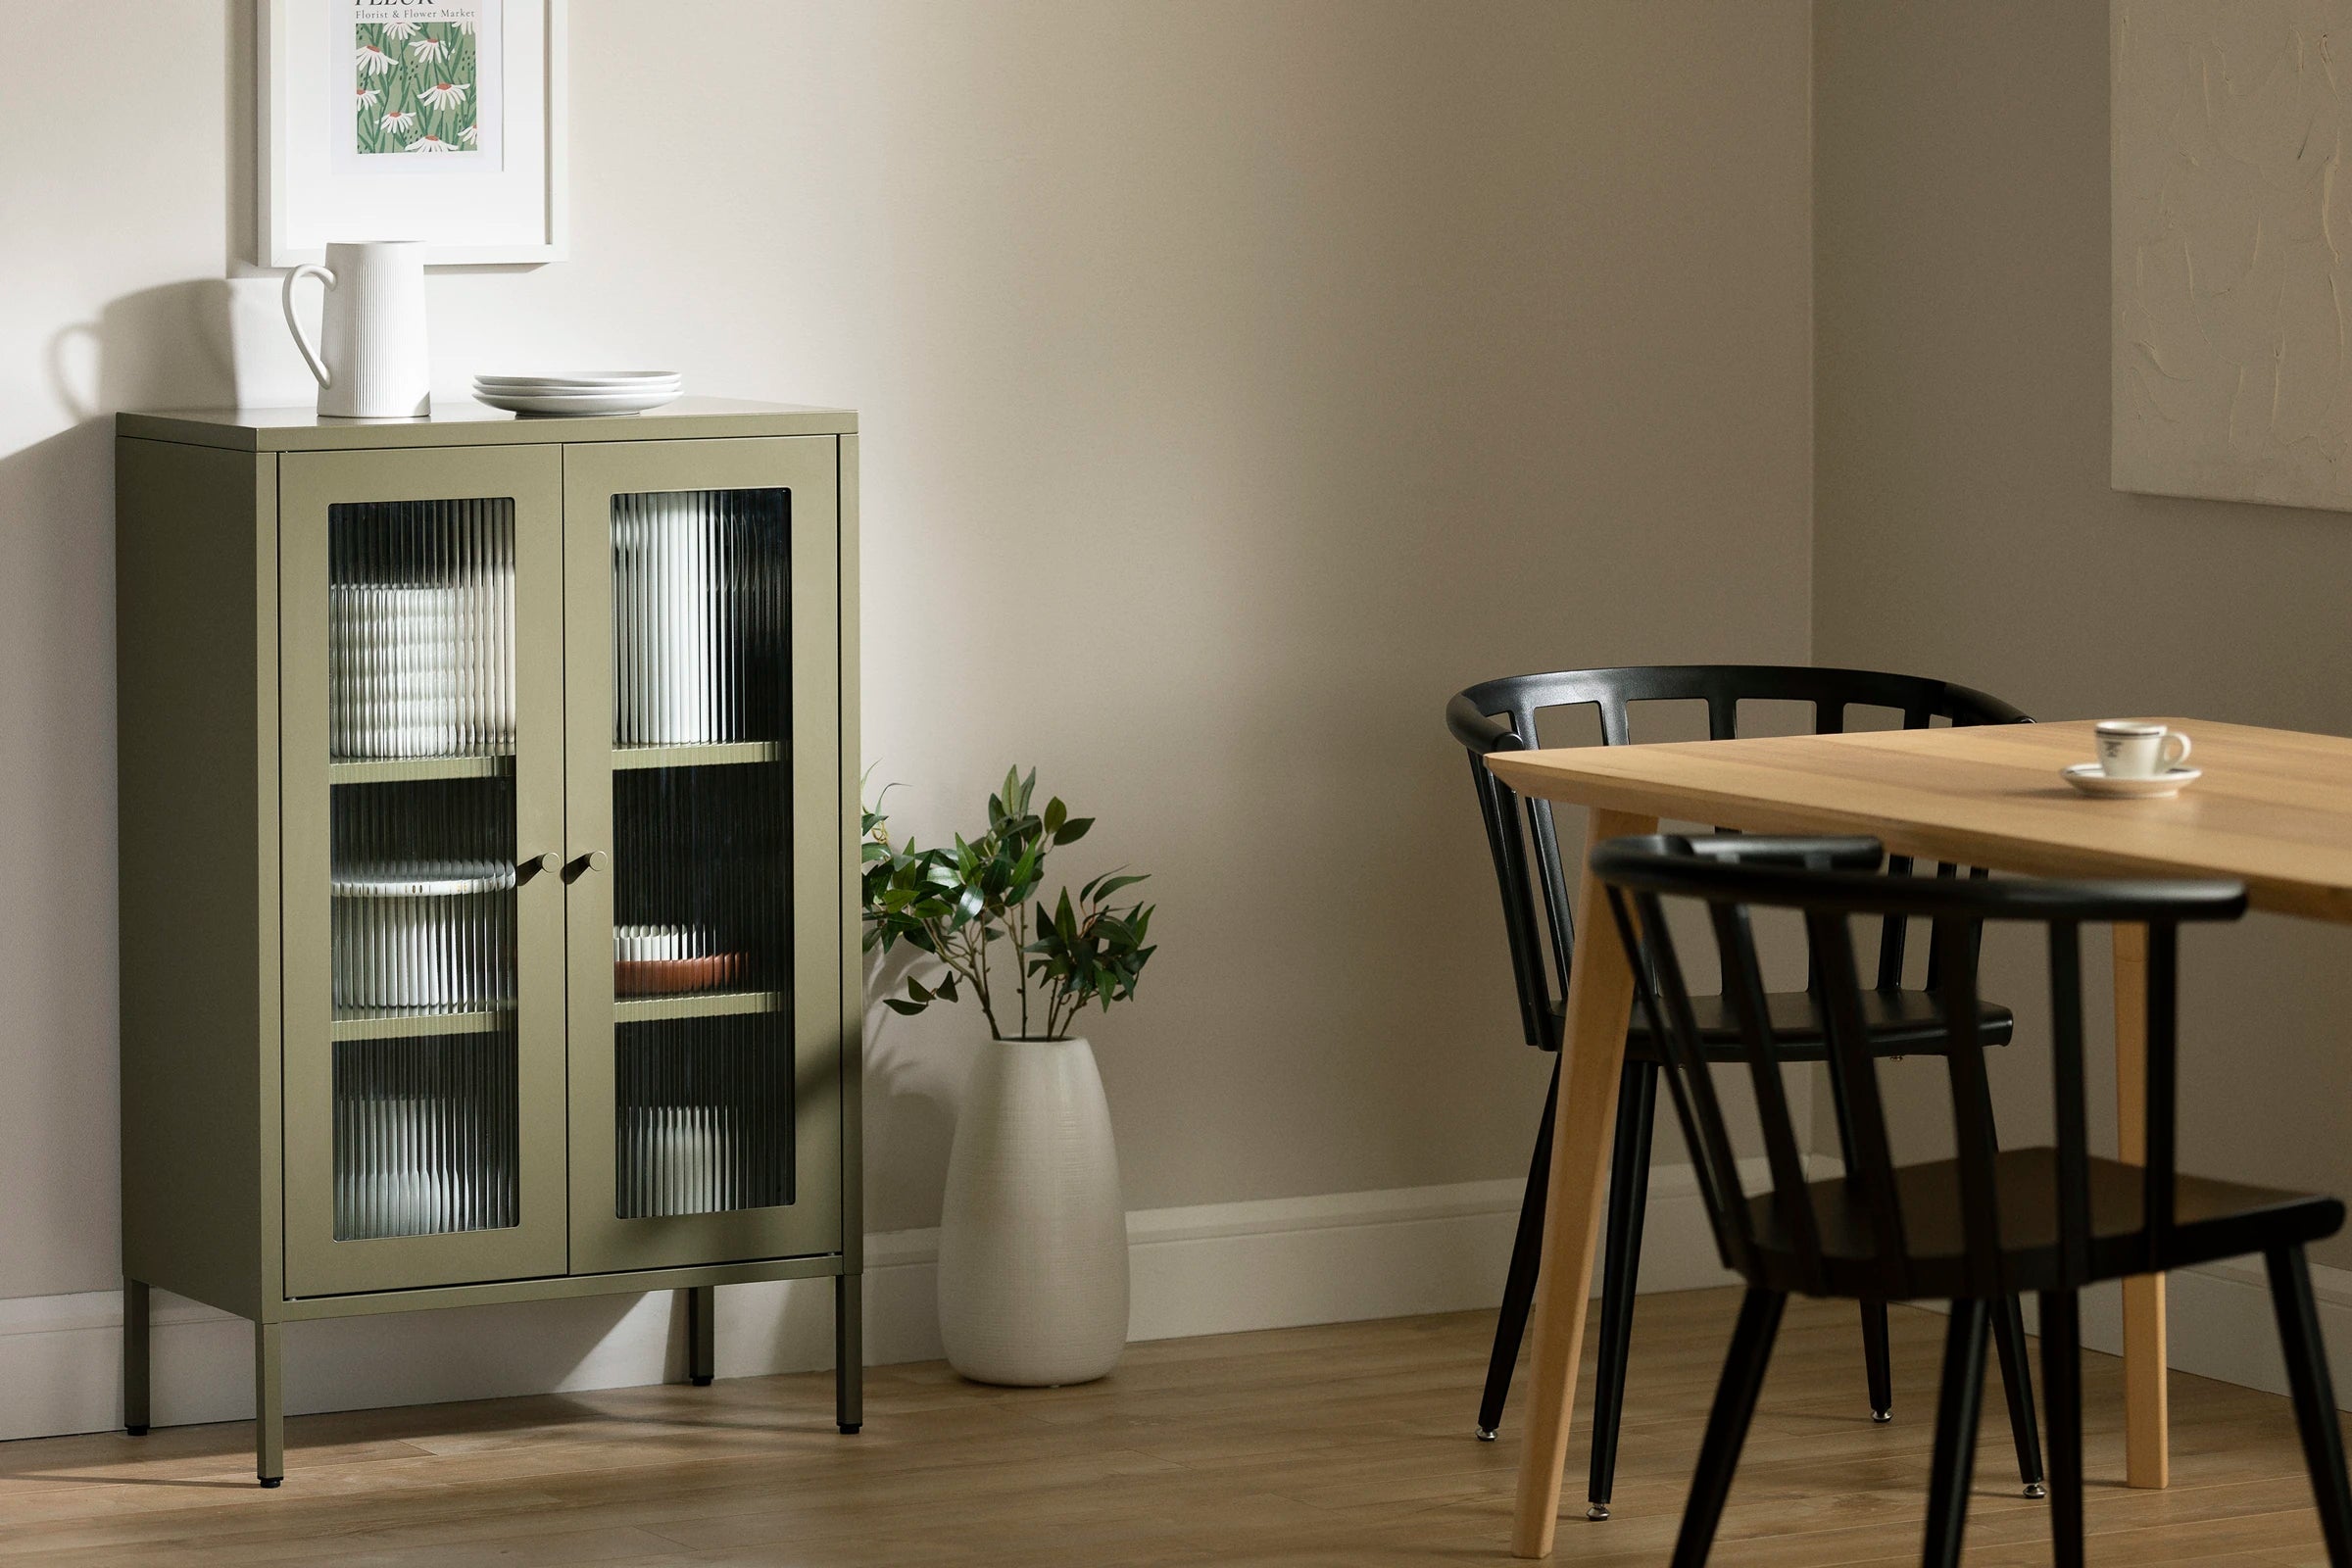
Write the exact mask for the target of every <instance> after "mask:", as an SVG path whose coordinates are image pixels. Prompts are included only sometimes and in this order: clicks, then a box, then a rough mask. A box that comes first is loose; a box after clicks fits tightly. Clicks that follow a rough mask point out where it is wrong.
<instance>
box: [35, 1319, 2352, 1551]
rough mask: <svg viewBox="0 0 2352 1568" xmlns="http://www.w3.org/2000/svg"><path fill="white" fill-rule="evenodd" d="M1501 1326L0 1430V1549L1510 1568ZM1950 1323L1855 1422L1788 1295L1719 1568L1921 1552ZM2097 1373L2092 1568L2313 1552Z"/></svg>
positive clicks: (1999, 1444)
mask: <svg viewBox="0 0 2352 1568" xmlns="http://www.w3.org/2000/svg"><path fill="white" fill-rule="evenodd" d="M1736 1304H1737V1298H1736V1297H1735V1296H1734V1295H1733V1294H1732V1293H1730V1292H1723V1291H1707V1292H1697V1293H1692V1294H1690V1295H1682V1296H1657V1297H1645V1298H1643V1299H1642V1312H1641V1318H1640V1322H1639V1327H1638V1331H1637V1332H1638V1338H1637V1341H1636V1347H1635V1366H1634V1373H1633V1379H1632V1385H1631V1390H1630V1393H1629V1397H1628V1402H1629V1405H1630V1407H1631V1409H1632V1411H1633V1418H1632V1419H1630V1420H1629V1421H1628V1422H1627V1424H1626V1430H1625V1438H1624V1448H1623V1466H1622V1471H1621V1479H1620V1481H1619V1483H1618V1487H1617V1497H1616V1510H1617V1517H1616V1518H1615V1519H1614V1520H1612V1521H1611V1522H1609V1523H1606V1524H1597V1525H1595V1524H1588V1523H1586V1522H1585V1521H1584V1518H1583V1501H1582V1499H1583V1496H1584V1487H1583V1480H1582V1478H1583V1470H1584V1463H1585V1450H1584V1444H1583V1441H1582V1435H1583V1423H1582V1421H1581V1419H1580V1422H1579V1425H1578V1432H1579V1439H1578V1442H1577V1444H1576V1446H1575V1451H1574V1454H1573V1456H1572V1459H1571V1470H1570V1484H1569V1488H1568V1495H1567V1499H1566V1500H1567V1502H1568V1504H1569V1509H1568V1511H1569V1515H1570V1517H1569V1518H1568V1519H1567V1520H1566V1521H1564V1522H1563V1523H1562V1525H1561V1528H1560V1546H1559V1557H1560V1560H1561V1561H1563V1562H1578V1563H1605V1564H1634V1563H1642V1564H1655V1563H1660V1562H1663V1561H1664V1560H1665V1559H1666V1556H1667V1551H1668V1546H1669V1544H1670V1543H1671V1541H1672V1538H1673V1532H1674V1526H1675V1521H1676V1517H1677V1514H1678V1513H1679V1511H1680V1508H1681V1505H1682V1494H1683V1487H1684V1481H1685V1478H1686V1476H1687V1475H1688V1471H1689V1466H1690V1463H1691V1454H1692V1453H1693V1452H1694V1451H1695V1449H1696V1447H1697V1442H1698V1430H1699V1425H1700V1423H1701V1421H1702V1420H1703V1418H1704V1415H1705V1411H1706V1404H1707V1398H1708V1396H1709V1394H1710V1393H1711V1391H1712V1388H1713V1384H1714V1378H1715V1373H1716V1368H1717V1365H1718V1361H1719V1358H1720V1356H1721V1353H1722V1349H1723V1346H1724V1344H1725V1341H1726V1338H1727V1335H1728V1333H1729V1330H1730V1326H1731V1320H1732V1316H1733V1313H1734V1310H1735V1307H1736ZM1489 1330H1490V1320H1489V1319H1488V1318H1487V1317H1486V1316H1484V1315H1483V1314H1481V1315H1453V1316H1446V1317H1436V1318H1415V1319H1407V1320H1402V1321H1394V1322H1384V1323H1366V1324H1354V1325H1346V1326H1339V1327H1330V1328H1307V1329H1290V1330H1281V1331H1276V1332H1271V1333H1261V1334H1241V1335H1231V1336H1226V1337H1223V1338H1218V1339H1201V1340H1183V1341H1164V1342H1161V1343H1157V1344H1152V1345H1142V1346H1137V1347H1135V1348H1133V1349H1132V1350H1131V1351H1130V1353H1129V1355H1128V1357H1127V1360H1126V1362H1125V1364H1124V1365H1123V1366H1122V1367H1121V1368H1120V1370H1119V1371H1118V1372H1117V1373H1116V1374H1115V1375H1114V1376H1113V1377H1111V1378H1110V1379H1108V1380H1107V1381H1105V1382H1103V1383H1099V1384H1095V1385H1092V1386H1090V1387H1086V1388H1077V1389H1063V1390H1039V1391H1017V1392H1016V1391H1010V1390H999V1389H983V1388H978V1387H974V1386H972V1385H969V1384H965V1383H962V1382H960V1381H959V1380H957V1379H956V1377H955V1376H954V1374H952V1373H950V1372H949V1371H947V1370H946V1368H944V1367H942V1366H938V1365H919V1366H905V1367H886V1368H879V1369H877V1370H876V1371H875V1372H874V1373H873V1374H872V1379H871V1382H870V1384H869V1391H868V1394H867V1404H866V1408H867V1417H866V1419H867V1426H866V1429H865V1432H864V1433H863V1435H861V1436H859V1437H856V1438H843V1437H841V1436H839V1435H837V1434H836V1433H835V1432H834V1430H833V1427H832V1422H831V1420H830V1415H831V1409H832V1399H831V1382H830V1379H829V1378H828V1377H826V1376H823V1375H818V1376H812V1377H811V1376H803V1377H788V1378H760V1379H745V1380H738V1381H728V1382H722V1383H720V1384H718V1385H716V1386H714V1387H712V1388H709V1389H693V1388H685V1387H667V1388H653V1389H626V1390H618V1391H613V1392H611V1393H603V1394H588V1395H574V1396H565V1397H545V1398H530V1399H503V1400H496V1401H486V1402H483V1403H478V1404H460V1405H435V1406H427V1407H421V1408H411V1409H403V1410H392V1411H380V1412H362V1413H353V1414H345V1415H328V1416H313V1417H305V1418H298V1419H295V1420H293V1421H290V1422H289V1423H288V1424H287V1453H286V1459H287V1477H286V1484H285V1486H284V1487H283V1488H281V1489H279V1490H277V1491H274V1492H263V1491H260V1490H258V1489H257V1488H255V1487H254V1486H253V1484H252V1470H251V1465H252V1458H251V1448H250V1444H251V1441H252V1428H251V1427H250V1426H249V1425H246V1424H243V1423H237V1424H230V1425H223V1426H211V1427H192V1428H180V1429H176V1430H159V1431H158V1432H157V1433H155V1435H153V1436H152V1437H148V1438H144V1439H132V1438H125V1437H123V1436H121V1435H119V1434H107V1435H100V1436H93V1437H81V1438H56V1439H47V1440H43V1441H39V1442H30V1443H16V1444H8V1445H0V1563H7V1562H16V1561H25V1562H39V1563H43V1564H73V1563H137V1564H140V1565H142V1568H164V1565H173V1564H187V1563H265V1562H282V1563H293V1562H331V1563H334V1564H336V1565H338V1568H370V1565H395V1564H397V1565H424V1564H431V1565H434V1568H466V1565H471V1564H491V1563H496V1564H518V1565H527V1564H573V1563H601V1564H624V1563H626V1564H650V1563H742V1564H753V1563H758V1564H836V1563H889V1564H928V1563H946V1564H958V1563H960V1564H1007V1565H1010V1564H1023V1565H1029V1564H1054V1563H1084V1564H1119V1565H1128V1564H1137V1565H1142V1564H1153V1563H1194V1562H1202V1563H1207V1562H1213V1563H1219V1564H1250V1563H1282V1564H1325V1563H1328V1564H1335V1565H1336V1564H1347V1565H1349V1568H1364V1565H1378V1564H1457V1563H1462V1562H1470V1561H1478V1562H1502V1561H1508V1560H1509V1559H1508V1557H1507V1555H1506V1552H1505V1544H1506V1541H1507V1538H1508V1534H1509V1498H1510V1494H1511V1486H1512V1470H1513V1466H1514V1465H1515V1464H1516V1463H1517V1461H1518V1457H1519V1451H1518V1446H1517V1443H1516V1442H1515V1438H1516V1430H1515V1428H1514V1427H1513V1426H1512V1424H1511V1421H1510V1419H1509V1418H1508V1417H1506V1419H1505V1431H1504V1435H1503V1440H1502V1441H1501V1442H1499V1443H1492V1444H1483V1443H1478V1442H1475V1441H1474V1440H1473V1439H1472V1437H1471V1435H1470V1428H1471V1417H1472V1413H1473V1410H1474V1407H1475V1405H1476V1402H1477V1393H1478V1384H1479V1378H1480V1376H1481V1374H1482V1372H1483V1370H1484V1367H1485V1360H1486V1345H1487V1335H1488V1333H1489ZM1941 1333H1942V1320H1941V1319H1940V1318H1937V1317H1934V1316H1931V1315H1929V1314H1927V1313H1924V1312H1919V1311H1916V1310H1911V1309H1905V1308H1897V1309H1896V1312H1895V1316H1894V1353H1895V1378H1896V1414H1895V1422H1894V1424H1893V1425H1892V1426H1889V1427H1884V1428H1880V1427H1873V1426H1872V1425H1871V1423H1870V1421H1869V1418H1868V1415H1867V1413H1866V1411H1865V1409H1864V1401H1863V1397H1862V1370H1861V1359H1860V1350H1859V1340H1858V1336H1857V1332H1856V1329H1855V1326H1854V1322H1853V1315H1852V1310H1851V1308H1850V1307H1846V1306H1844V1305H1841V1304H1835V1303H1818V1302H1797V1303H1794V1304H1793V1305H1792V1306H1791V1308H1790V1310H1789V1318H1788V1322H1787V1325H1786V1327H1785V1328H1784V1329H1783V1332H1782V1339H1781V1350H1780V1354H1779V1355H1778V1357H1777V1358H1776V1360H1775V1363H1774V1366H1773V1371H1772V1377H1771V1380H1770V1382H1769V1383H1768V1384H1767V1385H1766V1387H1765V1391H1764V1400H1763V1407H1762V1409H1761V1411H1760V1412H1759V1414H1758V1416H1757V1422H1756V1428H1755V1431H1754V1432H1753V1434H1752V1435H1751V1437H1750V1439H1749V1442H1748V1449H1747V1456H1746V1461H1745V1463H1744V1465H1743V1466H1742V1468H1741V1470H1740V1484H1739V1486H1738V1488H1737V1490H1735V1492H1734V1493H1733V1495H1732V1503H1731V1508H1730V1511H1729V1512H1728V1514H1727V1515H1726V1517H1725V1521H1724V1531H1723V1535H1722V1538H1721V1540H1720V1542H1719V1544H1718V1546H1717V1550H1716V1554H1715V1559H1714V1560H1715V1561H1716V1562H1717V1563H1719V1564H1774V1565H1790V1568H1794V1565H1800V1564H1801V1565H1805V1568H1819V1565H1827V1564H1837V1563H1898V1562H1913V1561H1916V1560H1917V1556H1918V1544H1919V1531H1920V1524H1921V1517H1922V1512H1923V1495H1924V1489H1925V1477H1926V1465H1927V1447H1928V1440H1929V1428H1930V1423H1931V1417H1932V1413H1933V1412H1932V1404H1933V1390H1934V1384H1935V1376H1936V1364H1937V1355H1938V1352H1939V1348H1940V1345H1941ZM1587 1364H1588V1365H1590V1364H1591V1362H1590V1357H1589V1356H1588V1361H1587ZM2343 1371H2344V1373H2345V1374H2347V1375H2352V1368H2345V1369H2343ZM2085 1382H2086V1403H2087V1406H2088V1416H2087V1423H2086V1425H2087V1428H2088V1432H2087V1443H2088V1450H2089V1461H2088V1462H2089V1466H2090V1472H2091V1476H2092V1489H2091V1496H2090V1500H2089V1516H2090V1529H2091V1533H2092V1539H2091V1543H2090V1559H2091V1561H2092V1562H2093V1563H2094V1564H2097V1563H2108V1564H2131V1565H2133V1568H2143V1565H2153V1564H2159V1563H2167V1564H2169V1563H2186V1562H2217V1561H2218V1562H2227V1563H2230V1564H2252V1563H2319V1562H2323V1561H2324V1560H2325V1557H2324V1554H2323V1553H2322V1551H2321V1548H2320V1543H2319V1531H2318V1526H2317V1524H2316V1522H2315V1520H2314V1517H2313V1515H2312V1512H2311V1509H2310V1507H2309V1501H2308V1495H2307V1493H2306V1491H2305V1487H2304V1481H2303V1476H2302V1471H2301V1467H2300V1462H2299V1459H2298V1456H2297V1448H2296V1445H2295V1440H2294V1434H2293V1427H2292V1422H2291V1419H2290V1417H2289V1414H2288V1411H2287V1406H2286V1403H2285V1401H2284V1400H2283V1399H2280V1398H2275V1397H2270V1396H2266V1395H2260V1394H2254V1393H2250V1392H2248V1391H2246V1390H2242V1389H2236V1388H2231V1387H2229V1386H2227V1385H2224V1384H2218V1383H2209V1382H2205V1381H2203V1380H2201V1379H2197V1378H2189V1377H2181V1376H2176V1377H2175V1379H2174V1381H2173V1422H2174V1425H2173V1434H2174V1444H2175V1447H2174V1453H2175V1461H2174V1467H2173V1474H2174V1477H2175V1484H2174V1486H2173V1488H2172V1490H2171V1491H2170V1492H2167V1493H2133V1492H2129V1491H2127V1490H2126V1489H2125V1488H2124V1487H2123V1486H2122V1485H2121V1484H2120V1477H2121V1475H2122V1471H2123V1441H2122V1431H2121V1425H2120V1420H2121V1416H2120V1411H2121V1388H2120V1363H2118V1362H2116V1361H2114V1360H2111V1359H2109V1358H2107V1357H2104V1356H2092V1357H2090V1358H2089V1364H2088V1366H2087V1367H2086V1369H2085ZM1999 1409H2000V1401H1999V1395H1998V1392H1997V1389H1996V1390H1993V1391H1988V1398H1987V1411H1986V1414H1987V1418H1988V1419H1987V1422H1986V1427H1985V1444H1984V1446H1983V1448H1982V1450H1981V1454H1980V1459H1979V1464H1978V1470H1977V1491H1976V1497H1975V1502H1974V1504H1973V1506H1972V1509H1971V1515H1970V1521H1969V1552H1968V1561H1969V1562H1970V1563H1971V1564H2006V1563H2032V1564H2040V1563H2046V1562H2047V1561H2048V1560H2049V1548H2048V1537H2047V1526H2046V1520H2045V1514H2044V1509H2043V1506H2042V1505H2041V1504H2039V1503H2035V1502H2029V1501H2026V1500H2025V1499H2024V1498H2022V1497H2021V1496H2020V1495H2018V1488H2017V1486H2016V1485H2015V1472H2014V1469H2013V1467H2012V1462H2011V1458H2010V1454H2009V1448H2008V1439H2007V1436H2006V1431H2005V1428H2004V1427H2003V1426H2002V1425H2001V1424H2000V1423H1999V1422H1998V1421H1997V1419H1994V1417H1995V1415H1996V1412H1997V1411H1998V1410H1999Z"/></svg>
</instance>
